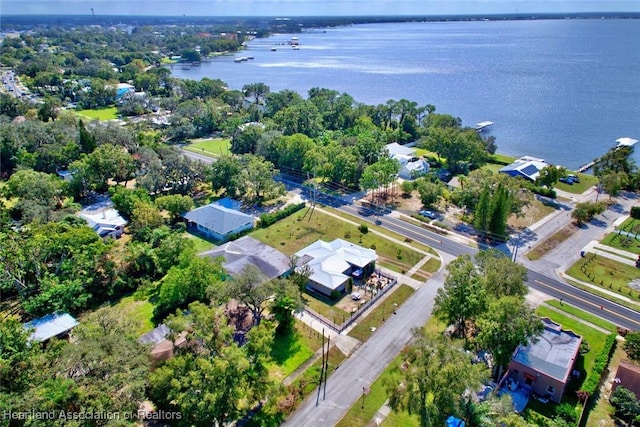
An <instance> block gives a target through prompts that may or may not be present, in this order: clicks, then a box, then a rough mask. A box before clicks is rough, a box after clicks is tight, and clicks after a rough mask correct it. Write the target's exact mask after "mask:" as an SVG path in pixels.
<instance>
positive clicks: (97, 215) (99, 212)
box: [78, 198, 127, 239]
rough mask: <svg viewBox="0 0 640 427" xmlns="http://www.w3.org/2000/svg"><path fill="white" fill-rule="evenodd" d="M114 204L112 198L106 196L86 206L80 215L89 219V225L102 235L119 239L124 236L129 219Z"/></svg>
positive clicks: (86, 219)
mask: <svg viewBox="0 0 640 427" xmlns="http://www.w3.org/2000/svg"><path fill="white" fill-rule="evenodd" d="M112 206H113V204H112V203H111V200H109V199H108V198H106V199H104V200H101V201H100V202H98V203H94V204H93V205H90V206H87V207H85V208H84V209H83V210H81V211H80V212H78V216H79V217H80V218H82V219H84V220H85V221H87V224H88V225H89V227H91V228H92V229H93V231H95V232H96V233H98V235H99V236H100V237H103V238H104V237H113V238H114V239H117V238H119V237H120V236H122V233H123V232H124V227H125V226H126V225H127V221H126V220H125V219H124V218H122V216H120V213H119V212H118V211H117V210H115V209H114V208H113V207H112Z"/></svg>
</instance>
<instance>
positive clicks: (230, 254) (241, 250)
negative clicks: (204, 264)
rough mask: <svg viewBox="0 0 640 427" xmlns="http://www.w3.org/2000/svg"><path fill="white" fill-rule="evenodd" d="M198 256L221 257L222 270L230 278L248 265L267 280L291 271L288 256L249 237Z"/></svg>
mask: <svg viewBox="0 0 640 427" xmlns="http://www.w3.org/2000/svg"><path fill="white" fill-rule="evenodd" d="M200 255H201V256H208V257H219V256H221V257H223V258H224V259H225V261H224V263H223V266H224V269H225V270H226V271H227V273H228V274H230V275H232V276H233V275H234V274H238V273H240V272H241V271H242V270H243V269H244V267H245V266H247V265H249V264H253V265H255V266H256V267H258V268H259V269H260V271H261V272H262V274H264V275H265V276H266V277H268V278H269V279H275V278H276V277H279V276H281V275H282V274H284V273H286V272H287V271H289V270H290V269H291V260H290V258H289V257H288V256H286V255H285V254H283V253H282V252H280V251H279V250H277V249H275V248H272V247H271V246H269V245H267V244H265V243H262V242H261V241H259V240H257V239H255V238H253V237H251V236H244V237H241V238H240V239H238V240H234V241H233V242H229V243H225V244H224V245H222V246H219V247H217V248H215V249H211V250H209V251H206V252H203V253H202V254H200Z"/></svg>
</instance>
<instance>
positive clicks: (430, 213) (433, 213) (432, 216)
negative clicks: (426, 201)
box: [420, 210, 437, 219]
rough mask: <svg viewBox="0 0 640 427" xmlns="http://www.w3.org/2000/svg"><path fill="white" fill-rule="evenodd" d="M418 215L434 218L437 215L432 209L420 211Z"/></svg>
mask: <svg viewBox="0 0 640 427" xmlns="http://www.w3.org/2000/svg"><path fill="white" fill-rule="evenodd" d="M420 215H422V216H426V217H427V218H431V219H435V218H436V217H437V215H436V214H435V212H433V211H426V210H425V211H420Z"/></svg>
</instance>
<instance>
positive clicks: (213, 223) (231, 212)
mask: <svg viewBox="0 0 640 427" xmlns="http://www.w3.org/2000/svg"><path fill="white" fill-rule="evenodd" d="M184 218H185V219H187V220H189V221H192V222H195V223H197V224H200V225H202V226H204V227H206V228H208V229H209V230H213V231H215V232H216V233H219V234H223V235H224V234H227V233H229V232H231V231H233V230H235V229H236V228H238V227H240V226H243V225H245V224H247V223H249V222H251V223H252V222H253V217H252V216H251V215H247V214H245V213H242V212H240V211H237V210H235V209H229V208H226V207H224V206H220V205H218V204H215V203H211V204H209V205H206V206H202V207H199V208H196V209H194V210H192V211H190V212H188V213H186V214H185V215H184Z"/></svg>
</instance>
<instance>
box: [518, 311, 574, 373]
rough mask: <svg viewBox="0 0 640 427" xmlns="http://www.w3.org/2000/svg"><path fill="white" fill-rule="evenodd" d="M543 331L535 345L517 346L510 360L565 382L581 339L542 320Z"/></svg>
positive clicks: (548, 321)
mask: <svg viewBox="0 0 640 427" xmlns="http://www.w3.org/2000/svg"><path fill="white" fill-rule="evenodd" d="M542 322H543V323H544V330H543V331H542V333H541V334H540V336H539V337H538V341H536V342H535V343H529V344H528V345H526V346H519V347H518V348H517V349H516V352H515V353H514V355H513V357H512V359H513V360H514V361H516V362H518V363H520V364H522V365H524V366H528V367H530V368H532V369H535V370H536V371H538V372H540V373H541V374H545V375H547V376H550V377H552V378H555V379H558V380H560V381H563V382H566V379H567V377H568V375H569V373H570V371H571V368H572V366H573V362H574V359H575V357H576V355H577V354H578V350H579V348H580V343H581V342H582V337H580V336H579V335H576V334H575V333H573V332H572V331H564V330H562V328H561V327H560V325H558V324H557V323H554V322H552V321H551V320H549V319H546V318H543V319H542Z"/></svg>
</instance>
